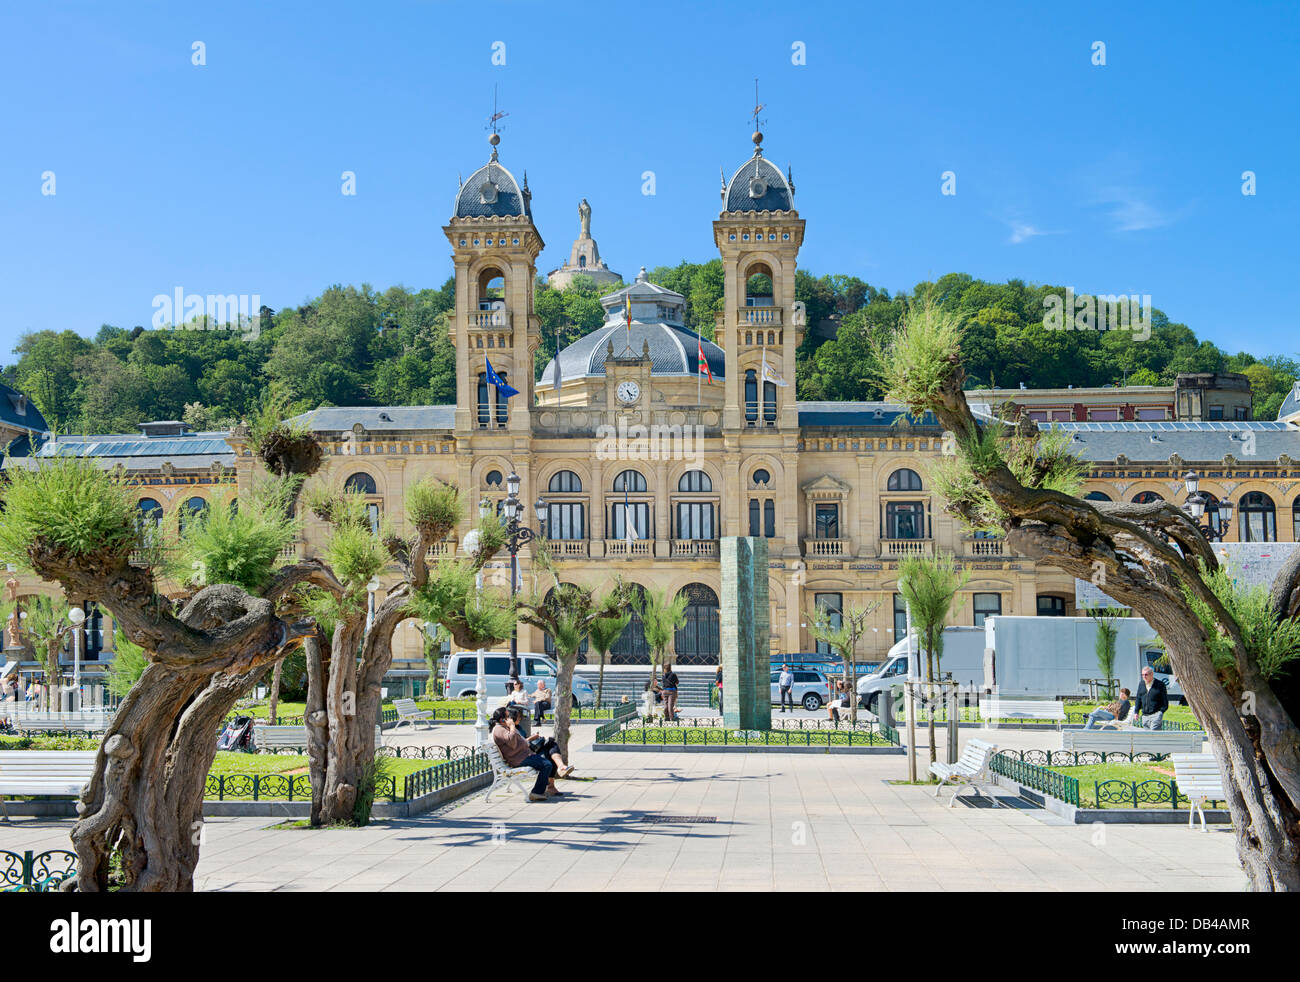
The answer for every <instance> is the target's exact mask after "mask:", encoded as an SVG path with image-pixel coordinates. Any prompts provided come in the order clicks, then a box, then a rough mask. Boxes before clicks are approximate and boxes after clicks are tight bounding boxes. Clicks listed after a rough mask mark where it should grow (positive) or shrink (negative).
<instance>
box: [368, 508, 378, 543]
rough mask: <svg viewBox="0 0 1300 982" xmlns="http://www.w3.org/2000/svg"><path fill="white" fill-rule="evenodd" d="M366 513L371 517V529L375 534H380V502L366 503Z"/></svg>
mask: <svg viewBox="0 0 1300 982" xmlns="http://www.w3.org/2000/svg"><path fill="white" fill-rule="evenodd" d="M366 515H367V516H368V517H369V519H370V531H371V533H372V534H374V535H378V534H379V504H378V503H377V502H374V501H371V502H369V503H367V505H366Z"/></svg>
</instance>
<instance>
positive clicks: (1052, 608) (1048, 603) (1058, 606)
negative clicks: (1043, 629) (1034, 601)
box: [1038, 594, 1065, 617]
mask: <svg viewBox="0 0 1300 982" xmlns="http://www.w3.org/2000/svg"><path fill="white" fill-rule="evenodd" d="M1038 616H1039V617H1064V616H1065V600H1064V599H1063V598H1061V597H1049V596H1047V595H1046V594H1042V595H1040V596H1039V598H1038Z"/></svg>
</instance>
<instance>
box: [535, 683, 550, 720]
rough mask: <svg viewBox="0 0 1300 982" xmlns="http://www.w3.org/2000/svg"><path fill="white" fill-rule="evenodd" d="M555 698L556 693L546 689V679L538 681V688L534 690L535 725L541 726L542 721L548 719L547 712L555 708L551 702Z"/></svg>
mask: <svg viewBox="0 0 1300 982" xmlns="http://www.w3.org/2000/svg"><path fill="white" fill-rule="evenodd" d="M553 698H555V693H554V692H552V691H551V690H550V689H548V688H547V687H546V679H538V680H537V688H536V689H534V690H533V724H534V725H535V726H541V725H542V721H543V720H545V718H546V711H547V710H548V709H553V708H555V707H554V706H552V705H551V700H552V699H553Z"/></svg>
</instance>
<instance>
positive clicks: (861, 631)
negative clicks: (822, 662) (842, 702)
mask: <svg viewBox="0 0 1300 982" xmlns="http://www.w3.org/2000/svg"><path fill="white" fill-rule="evenodd" d="M879 609H880V601H878V600H873V601H872V602H870V603H868V604H866V605H864V606H862V607H852V606H850V607H844V608H843V609H835V608H827V607H817V608H815V609H814V610H813V612H812V615H811V616H810V617H809V618H808V632H809V633H810V634H811V635H812V637H813V640H814V641H821V642H822V643H823V644H826V645H829V646H830V648H831V650H832V651H834V652H835V653H836V654H837V655H839V656H840V658H841V659H842V660H843V662H844V678H845V681H847V682H848V684H849V722H850V723H851V724H853V725H855V726H856V725H857V722H858V666H857V653H858V642H859V641H861V640H862V638H863V637H865V636H866V633H867V630H868V629H869V628H870V627H871V618H872V616H873V615H874V614H875V612H876V611H877V610H879ZM832 615H838V621H839V623H838V624H837V623H836V620H837V618H836V617H835V616H832ZM831 698H832V699H833V698H835V694H834V693H831Z"/></svg>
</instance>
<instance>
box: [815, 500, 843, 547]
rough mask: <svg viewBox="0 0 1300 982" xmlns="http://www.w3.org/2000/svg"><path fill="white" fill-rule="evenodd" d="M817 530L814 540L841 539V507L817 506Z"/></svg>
mask: <svg viewBox="0 0 1300 982" xmlns="http://www.w3.org/2000/svg"><path fill="white" fill-rule="evenodd" d="M815 515H816V519H817V528H816V531H815V532H814V536H813V537H814V538H817V539H838V538H839V537H840V506H839V505H817V506H816V511H815Z"/></svg>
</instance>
